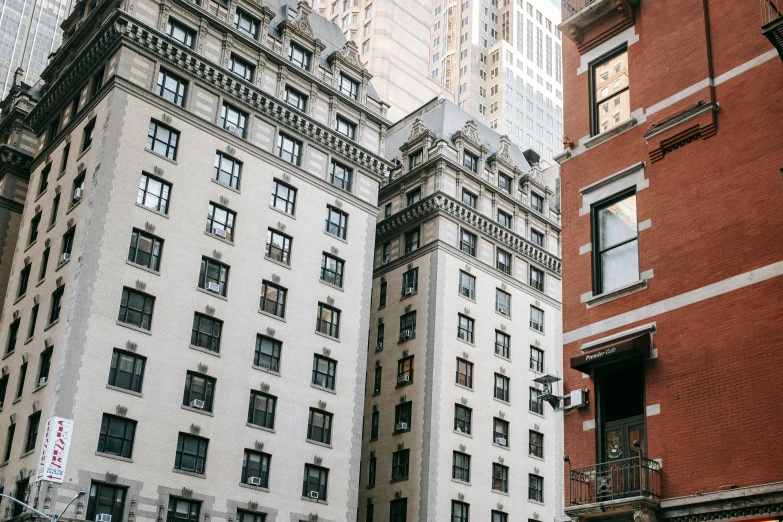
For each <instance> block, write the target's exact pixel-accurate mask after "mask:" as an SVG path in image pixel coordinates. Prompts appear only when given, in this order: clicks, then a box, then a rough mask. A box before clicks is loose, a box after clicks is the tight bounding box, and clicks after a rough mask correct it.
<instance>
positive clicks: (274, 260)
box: [264, 255, 291, 270]
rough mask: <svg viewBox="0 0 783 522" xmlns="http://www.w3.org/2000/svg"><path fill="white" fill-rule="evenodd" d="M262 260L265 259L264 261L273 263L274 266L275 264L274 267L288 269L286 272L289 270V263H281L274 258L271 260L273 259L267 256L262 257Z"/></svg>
mask: <svg viewBox="0 0 783 522" xmlns="http://www.w3.org/2000/svg"><path fill="white" fill-rule="evenodd" d="M264 259H266V260H267V261H269V262H270V263H274V264H276V265H280V266H282V267H283V268H286V269H288V270H291V264H290V263H283V262H282V261H278V260H277V259H275V258H273V257H269V256H267V255H264Z"/></svg>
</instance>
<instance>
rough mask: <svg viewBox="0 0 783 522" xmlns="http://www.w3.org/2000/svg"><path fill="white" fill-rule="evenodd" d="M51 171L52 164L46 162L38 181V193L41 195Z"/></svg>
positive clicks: (47, 183)
mask: <svg viewBox="0 0 783 522" xmlns="http://www.w3.org/2000/svg"><path fill="white" fill-rule="evenodd" d="M51 173H52V164H51V163H47V164H46V166H45V167H44V168H43V169H42V170H41V179H40V181H39V182H38V195H41V194H43V193H44V191H45V190H46V189H47V188H48V187H49V175H50V174H51Z"/></svg>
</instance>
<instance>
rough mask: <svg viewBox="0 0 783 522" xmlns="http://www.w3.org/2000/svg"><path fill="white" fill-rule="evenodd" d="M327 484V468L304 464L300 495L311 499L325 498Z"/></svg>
mask: <svg viewBox="0 0 783 522" xmlns="http://www.w3.org/2000/svg"><path fill="white" fill-rule="evenodd" d="M328 486H329V470H328V469H326V468H322V467H321V466H316V465H314V464H305V468H304V483H303V484H302V496H303V497H307V498H311V499H313V500H324V501H325V500H326V492H327V488H328Z"/></svg>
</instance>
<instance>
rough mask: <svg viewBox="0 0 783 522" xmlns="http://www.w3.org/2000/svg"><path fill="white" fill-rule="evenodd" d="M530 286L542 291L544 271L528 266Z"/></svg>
mask: <svg viewBox="0 0 783 522" xmlns="http://www.w3.org/2000/svg"><path fill="white" fill-rule="evenodd" d="M530 286H532V287H533V288H535V289H536V290H538V291H539V292H543V291H544V271H543V270H539V269H538V268H535V267H533V266H531V267H530Z"/></svg>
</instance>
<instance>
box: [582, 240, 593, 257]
mask: <svg viewBox="0 0 783 522" xmlns="http://www.w3.org/2000/svg"><path fill="white" fill-rule="evenodd" d="M592 251H593V244H592V243H587V244H586V245H582V246H580V247H579V255H580V256H581V255H584V254H587V253H588V252H592Z"/></svg>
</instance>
